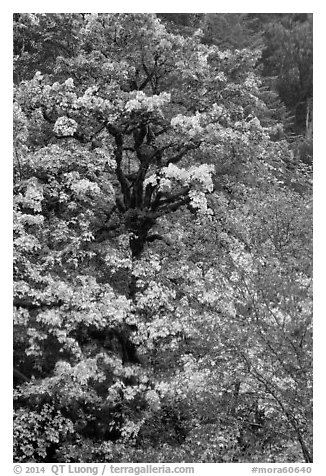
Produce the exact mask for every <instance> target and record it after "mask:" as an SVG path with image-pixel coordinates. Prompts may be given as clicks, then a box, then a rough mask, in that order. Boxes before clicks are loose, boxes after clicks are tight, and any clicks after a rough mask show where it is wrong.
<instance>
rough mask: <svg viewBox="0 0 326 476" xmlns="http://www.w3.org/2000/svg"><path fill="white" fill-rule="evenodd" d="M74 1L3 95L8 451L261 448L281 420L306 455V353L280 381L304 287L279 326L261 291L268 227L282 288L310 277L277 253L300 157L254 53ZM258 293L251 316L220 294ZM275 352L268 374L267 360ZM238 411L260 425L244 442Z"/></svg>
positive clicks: (236, 297)
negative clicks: (9, 156) (36, 65)
mask: <svg viewBox="0 0 326 476" xmlns="http://www.w3.org/2000/svg"><path fill="white" fill-rule="evenodd" d="M82 17H83V18H81V19H80V18H79V17H78V22H76V23H74V24H75V26H76V31H75V33H74V35H76V38H75V41H76V45H78V47H77V46H76V48H75V49H73V50H72V51H71V52H70V53H69V54H67V55H65V56H63V55H61V53H58V56H57V57H56V60H55V64H54V66H53V68H52V72H51V71H50V70H48V69H47V68H46V69H45V71H44V72H43V71H37V72H36V73H35V74H34V76H33V77H32V78H31V79H30V78H28V77H26V79H25V80H24V81H20V82H19V83H18V84H17V86H16V88H15V93H14V100H15V108H14V128H15V129H14V131H15V134H14V137H15V143H14V177H15V183H14V203H15V210H14V212H15V228H14V233H15V235H14V236H15V242H14V245H15V261H14V273H15V290H14V306H15V315H14V319H15V320H14V338H15V355H14V363H15V367H16V368H17V369H18V370H19V372H21V373H23V375H25V376H26V378H27V379H29V382H18V385H17V387H16V389H15V459H16V460H18V461H36V462H47V461H63V462H68V461H77V462H78V461H83V462H86V461H93V462H94V461H144V460H146V461H147V460H149V461H152V459H151V458H154V459H156V460H158V461H164V460H166V459H171V461H185V460H186V459H188V458H190V460H191V461H198V458H199V459H200V461H203V462H206V461H207V462H210V461H211V462H220V461H248V460H250V461H252V460H257V461H259V460H260V461H261V460H264V459H267V460H273V458H274V459H276V458H277V456H276V455H277V453H278V452H279V450H280V448H279V447H278V446H277V444H276V442H277V438H279V435H280V434H282V435H283V436H282V451H283V452H284V455H283V456H282V458H284V460H286V459H287V458H288V459H289V461H297V460H300V458H302V457H301V456H300V445H301V451H302V454H303V455H304V458H305V460H306V461H310V458H311V455H310V449H309V423H310V420H309V415H308V414H305V413H304V412H303V410H302V408H303V407H304V405H305V404H307V402H309V395H310V393H309V386H307V385H306V384H307V381H308V378H309V370H310V368H309V364H310V360H309V355H308V354H307V355H306V356H305V360H303V361H302V362H301V360H300V365H301V364H302V366H303V370H304V373H303V374H302V375H301V374H300V375H299V374H298V377H296V378H295V379H294V380H293V381H292V380H291V385H292V387H291V391H290V392H286V391H285V390H284V385H286V384H287V383H288V379H289V378H290V376H291V375H292V374H291V372H290V370H291V369H292V368H293V367H295V366H296V365H298V360H295V359H299V357H297V356H296V354H295V355H294V353H293V352H294V351H292V350H291V349H292V348H291V346H290V341H291V342H292V340H291V339H294V340H296V342H299V343H302V349H303V350H305V349H308V348H309V342H310V341H309V339H310V337H309V336H310V334H309V329H310V328H309V323H308V320H307V316H306V313H307V310H306V307H305V306H306V305H307V306H308V302H309V296H307V297H304V298H302V299H301V301H304V302H301V301H300V306H301V307H302V310H303V311H302V314H301V313H299V314H298V316H297V317H296V319H297V322H295V323H293V325H292V324H291V325H290V324H289V328H288V329H286V331H284V329H283V328H280V327H279V323H278V322H273V321H272V317H271V316H273V313H275V312H276V313H281V318H280V319H285V320H286V319H288V317H287V316H288V313H289V312H290V311H289V310H288V308H287V307H286V306H287V301H286V299H285V298H284V300H283V301H282V300H279V297H278V294H277V290H279V288H282V287H283V276H284V274H283V273H285V268H284V266H285V267H286V265H287V262H286V264H285V265H283V264H282V262H281V258H280V256H279V255H278V254H277V253H279V250H278V248H277V246H278V244H277V243H278V242H277V240H281V241H282V239H283V238H284V237H282V236H281V235H280V236H278V235H277V233H278V232H279V233H281V234H282V233H283V234H284V236H285V235H286V234H287V235H286V239H287V240H288V241H289V246H290V245H291V246H292V245H293V243H294V245H293V246H294V249H292V248H291V247H290V248H286V250H285V251H284V250H283V248H282V250H281V251H280V253H281V252H282V253H283V252H285V253H286V256H288V258H289V259H288V261H289V263H288V265H289V269H290V268H291V272H292V275H291V276H292V281H293V287H292V288H291V289H290V288H289V293H291V296H292V295H293V296H297V294H300V293H301V287H300V286H301V284H302V283H301V281H300V279H304V280H306V281H304V282H305V283H309V282H310V281H309V280H310V275H309V272H308V271H309V270H307V269H306V268H305V269H304V270H302V271H301V270H298V269H297V268H298V266H299V264H301V261H300V260H301V255H298V254H297V251H298V249H299V248H300V246H301V245H302V243H304V245H305V246H306V244H307V242H308V243H309V236H308V235H309V233H308V232H307V234H304V233H303V232H302V230H304V229H308V231H309V230H310V228H309V225H307V223H308V221H309V218H308V217H309V210H308V211H306V215H304V214H303V212H304V211H305V208H304V205H303V202H304V199H303V198H302V196H305V195H309V193H310V183H309V171H306V170H305V169H304V170H300V169H299V168H298V167H297V164H296V163H295V161H294V158H293V154H292V153H291V150H290V149H289V147H288V144H287V143H286V141H285V140H280V139H278V138H277V134H275V130H276V128H279V127H281V125H276V124H275V122H274V123H273V122H271V121H270V111H269V110H268V107H267V106H266V104H265V102H264V101H263V100H262V98H261V88H260V79H259V77H257V74H256V70H255V65H256V63H257V61H258V59H259V54H260V53H259V51H257V50H254V51H251V50H249V49H243V50H236V51H234V52H231V51H224V52H222V51H220V49H219V48H218V47H217V46H215V45H211V46H208V45H204V44H203V43H202V41H201V34H200V33H199V32H196V33H195V34H194V35H192V36H190V37H188V38H187V39H185V38H184V37H183V36H182V35H179V34H174V33H169V32H167V30H166V29H165V27H164V26H163V24H162V23H161V22H160V20H158V18H157V17H156V16H155V15H151V14H90V15H83V16H82ZM33 18H34V17H33ZM41 19H42V21H44V22H45V26H42V25H43V23H39V22H41ZM45 20H46V21H45ZM51 20H53V21H54V22H56V21H57V20H58V22H59V25H64V24H66V22H67V21H72V17H71V15H66V14H62V15H61V14H60V15H58V17H56V16H55V17H51ZM35 21H36V22H37V25H41V26H42V28H45V29H46V28H47V24H48V23H47V17H46V18H45V19H44V18H43V16H42V15H40V19H39V15H36V16H35ZM42 28H41V30H40V31H41V32H42V31H43V30H42ZM34 46H35V49H36V53H35V54H36V55H39V54H40V53H41V52H42V48H43V47H42V45H40V44H39V43H37V42H36V43H35V45H34ZM20 55H22V53H19V54H18V58H17V61H18V64H21V63H19V62H20V59H21V58H20ZM293 168H294V170H293ZM287 190H288V191H289V198H287V196H288V193H287ZM274 196H275V198H274ZM284 196H285V198H287V200H288V202H287V203H288V204H287V208H286V211H285V212H284V217H281V224H280V223H279V222H278V217H275V216H274V214H273V213H274V208H275V207H274V205H275V204H276V205H277V206H280V204H281V203H282V201H283V199H284ZM252 200H253V201H254V203H258V206H257V209H256V208H255V207H254V206H251V205H250V203H251V202H252ZM273 200H274V201H273ZM259 204H261V206H262V208H259ZM276 205H275V206H276ZM264 207H265V208H264ZM298 210H300V213H299V212H298ZM265 212H266V213H269V214H270V217H271V218H270V220H268V221H267V224H268V226H267V227H266V233H267V236H265V235H264V236H261V235H260V234H259V233H260V230H261V227H262V226H263V218H264V213H265ZM307 215H308V217H307ZM266 216H269V215H266ZM246 217H247V218H250V219H251V218H252V217H256V218H255V220H253V221H252V222H251V221H250V220H249V219H248V221H247V222H246V220H245V218H246ZM305 217H306V218H305ZM283 218H284V220H283ZM282 220H283V221H284V223H283V221H282ZM287 220H288V222H287ZM250 223H251V225H250ZM293 223H296V224H297V226H298V232H297V233H296V229H295V230H294V229H293ZM281 225H282V226H283V225H284V230H283V228H282V229H281V231H279V229H280V226H281ZM250 226H252V229H251V228H250ZM268 227H270V228H268ZM307 227H308V228H307ZM268 233H270V234H271V236H272V238H271V237H270V236H269V235H268ZM248 235H250V236H252V237H253V240H256V241H254V242H253V243H250V242H247V241H246V240H247V236H248ZM256 235H257V236H256ZM271 239H272V245H270V244H269V241H270V240H271ZM273 239H274V240H276V241H275V243H274V241H273ZM300 240H301V241H302V243H301V242H300ZM252 247H253V248H252ZM253 249H254V251H253ZM239 253H244V254H245V257H244V262H243V263H244V264H243V269H240V268H239V266H238V265H237V258H236V256H238V255H239ZM276 255H277V256H276ZM282 256H283V255H282ZM263 259H266V260H267V263H268V266H269V268H268V269H269V270H271V269H272V270H273V272H274V274H275V277H277V280H276V284H275V287H276V289H277V290H276V291H275V294H273V293H272V292H271V291H270V289H269V288H270V287H271V282H270V281H269V280H268V273H267V272H266V274H265V275H264V276H265V277H264V280H262V281H261V280H260V279H259V278H260V276H261V275H260V274H259V273H260V272H261V271H260V269H261V261H262V260H263ZM246 260H247V261H246ZM248 260H249V261H250V266H251V268H250V271H248V270H247V269H246V266H247V264H248ZM308 261H309V260H308ZM246 271H247V272H249V273H250V275H251V274H252V282H251V283H250V289H249V291H246V293H247V294H245V292H244V287H245V286H247V285H248V284H247V280H246V279H247V277H246V275H245V272H246ZM236 274H238V275H239V277H238V278H237V279H238V281H234V278H235V275H236ZM273 276H274V275H273ZM289 286H290V284H289ZM295 286H297V287H295ZM260 287H262V288H263V289H262V291H261V289H260ZM260 292H262V293H263V295H264V301H263V303H262V302H260V301H259V302H258V303H256V301H254V306H258V305H259V306H260V307H259V309H258V308H257V309H256V308H255V307H253V309H254V311H253V312H254V313H256V314H258V311H259V315H260V318H259V320H257V321H255V323H254V326H253V325H252V319H251V318H250V319H249V318H248V319H247V322H246V318H247V317H248V316H247V315H243V312H242V315H240V317H239V315H238V314H236V315H235V314H234V312H233V311H234V310H235V309H236V308H237V306H238V307H239V306H240V308H241V306H246V305H247V302H248V299H249V300H250V298H251V297H252V296H255V295H257V294H259V293H260ZM223 296H224V297H223ZM293 299H296V297H295V298H293ZM265 301H266V302H267V304H266V305H265V304H264V303H265ZM217 302H218V303H219V305H218V306H216V303H217ZM298 305H299V302H298ZM284 306H285V307H284ZM270 307H272V311H270ZM291 312H292V311H291ZM292 313H294V311H293V312H292ZM240 314H241V313H240ZM283 315H284V316H285V317H284V316H283ZM238 320H240V321H241V323H243V324H241V325H242V326H243V327H242V328H241V329H242V330H243V332H241V333H240V332H239V329H238ZM266 328H268V330H269V333H270V336H271V338H270V340H267V341H266V340H264V339H263V337H262V336H261V333H262V332H263V331H264V332H265V330H266ZM284 333H285V334H286V338H285V337H284V335H285V334H284ZM290 335H291V338H290V337H289V336H290ZM257 336H259V340H258V341H257V340H256V337H257ZM289 339H290V340H289ZM298 345H299V344H298ZM299 347H300V345H299ZM270 348H272V349H274V350H275V352H276V357H275V356H274V354H273V350H271V349H270ZM296 348H297V347H296ZM235 349H236V350H237V351H236V352H235ZM266 349H267V350H268V359H269V360H268V361H266V362H264V356H265V355H266ZM250 351H252V353H250ZM300 352H301V350H300ZM300 356H301V354H300ZM283 358H285V359H286V363H287V367H286V369H283V368H282V372H283V373H281V375H280V376H279V377H278V376H276V375H275V373H273V370H271V366H272V365H273V364H275V362H278V363H279V362H280V360H281V359H283ZM300 358H301V357H300ZM273 359H274V360H273ZM253 362H254V363H255V364H257V365H258V367H257V365H256V366H253ZM259 365H261V366H263V367H259ZM280 368H281V367H280ZM261 369H263V373H262V376H261V373H260V371H261ZM291 371H292V370H291ZM262 377H263V378H265V379H267V380H266V382H265V381H263V382H262V381H261V380H259V378H260V379H261V378H262ZM264 385H265V387H264ZM302 387H304V388H305V392H306V393H305V394H304V395H303V396H302V398H301V400H300V401H298V400H297V399H296V398H297V395H298V392H299V391H300V390H301V389H302ZM230 395H232V398H231V400H230V398H229V396H230ZM262 405H263V406H264V409H265V410H266V412H267V411H269V412H270V415H272V416H268V415H267V414H265V413H266V412H265V413H264V411H263V410H262V408H261V407H262ZM291 405H292V406H293V407H294V408H295V411H293V413H292V412H290V408H291ZM216 408H219V409H220V412H219V416H218V417H216ZM253 412H254V413H253ZM252 415H254V416H252ZM259 415H260V416H259ZM284 417H286V418H287V420H286V421H285V420H284ZM252 418H254V419H253V420H252ZM259 418H260V419H261V420H260V422H258V420H257V419H259ZM270 418H273V419H274V420H275V419H277V421H278V429H277V432H276V433H275V432H273V431H274V430H273V428H272V425H271V420H270ZM262 420H264V421H263V422H262ZM255 425H260V427H259V428H264V430H267V434H268V438H269V439H268V438H267V439H266V441H264V445H265V446H263V447H260V448H259V451H257V452H256V454H252V452H253V445H250V444H249V446H248V439H249V440H250V438H256V440H255V441H257V438H258V436H259V433H255V428H257V426H255ZM289 429H290V430H291V434H289V436H288V437H286V436H285V435H284V434H286V432H287V431H288V430H289ZM207 431H209V434H210V438H209V440H208V441H206V436H205V432H207ZM259 431H260V430H259ZM155 435H156V436H155ZM248 435H249V436H248ZM257 435H258V436H257ZM293 438H295V443H293V441H292V439H293ZM198 440H199V441H200V445H199V446H198V447H197V445H196V441H198ZM302 442H303V443H302ZM217 447H218V448H219V451H218V452H216V448H217ZM175 448H177V450H178V451H175ZM248 448H249V449H248ZM250 452H251V453H250Z"/></svg>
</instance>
